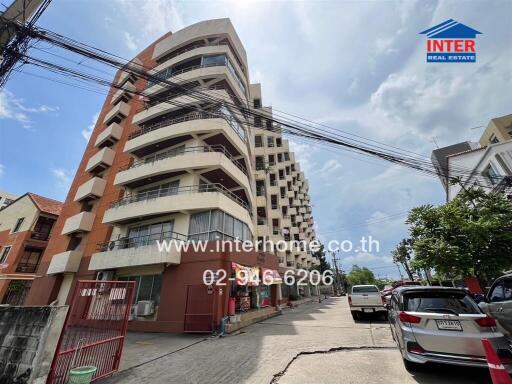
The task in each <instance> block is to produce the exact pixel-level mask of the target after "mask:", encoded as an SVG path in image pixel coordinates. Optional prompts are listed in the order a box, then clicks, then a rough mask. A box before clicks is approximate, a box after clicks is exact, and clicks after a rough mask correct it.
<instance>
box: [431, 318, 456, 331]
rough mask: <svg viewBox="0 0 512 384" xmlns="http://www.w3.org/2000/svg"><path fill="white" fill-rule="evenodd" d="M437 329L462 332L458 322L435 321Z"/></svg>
mask: <svg viewBox="0 0 512 384" xmlns="http://www.w3.org/2000/svg"><path fill="white" fill-rule="evenodd" d="M436 323H437V328H439V329H443V330H446V331H462V325H461V324H460V321H459V320H436Z"/></svg>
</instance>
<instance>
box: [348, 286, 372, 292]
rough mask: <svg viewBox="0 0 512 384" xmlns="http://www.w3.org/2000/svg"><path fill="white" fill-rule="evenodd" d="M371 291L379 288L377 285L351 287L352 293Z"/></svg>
mask: <svg viewBox="0 0 512 384" xmlns="http://www.w3.org/2000/svg"><path fill="white" fill-rule="evenodd" d="M371 292H379V289H378V288H377V287H372V286H368V287H353V288H352V293H371Z"/></svg>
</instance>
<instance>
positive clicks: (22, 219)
mask: <svg viewBox="0 0 512 384" xmlns="http://www.w3.org/2000/svg"><path fill="white" fill-rule="evenodd" d="M24 220H25V218H24V217H20V218H19V219H18V221H16V225H15V226H14V229H13V230H12V231H13V232H18V231H19V230H20V228H21V225H22V224H23V221H24Z"/></svg>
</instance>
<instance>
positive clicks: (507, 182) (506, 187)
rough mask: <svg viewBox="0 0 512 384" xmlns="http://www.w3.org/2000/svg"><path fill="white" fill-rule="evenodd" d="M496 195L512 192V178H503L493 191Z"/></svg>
mask: <svg viewBox="0 0 512 384" xmlns="http://www.w3.org/2000/svg"><path fill="white" fill-rule="evenodd" d="M492 191H493V192H496V193H504V192H507V191H509V192H512V176H505V177H503V178H502V179H501V180H500V182H499V183H498V184H496V185H495V186H494V188H493V189H492Z"/></svg>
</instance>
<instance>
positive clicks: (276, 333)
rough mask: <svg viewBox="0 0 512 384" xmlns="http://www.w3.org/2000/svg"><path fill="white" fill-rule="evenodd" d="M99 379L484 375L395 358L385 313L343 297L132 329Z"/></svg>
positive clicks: (284, 381)
mask: <svg viewBox="0 0 512 384" xmlns="http://www.w3.org/2000/svg"><path fill="white" fill-rule="evenodd" d="M126 351H127V353H126V354H125V357H124V360H123V362H122V363H121V367H122V369H123V368H124V370H123V371H121V372H119V373H118V374H116V375H115V376H113V377H111V378H109V379H106V380H103V381H102V383H103V382H105V383H133V384H142V383H198V384H199V383H200V384H204V383H247V384H253V383H254V384H255V383H258V384H260V383H265V384H269V383H279V384H290V383H294V384H302V383H311V382H316V383H486V382H490V381H489V378H488V374H487V372H486V371H485V370H467V369H465V368H454V367H448V368H447V367H443V366H428V367H426V368H425V369H422V370H421V371H419V372H418V373H415V374H414V375H412V374H410V373H408V372H407V371H406V370H405V369H404V368H403V365H402V359H401V357H400V354H399V353H398V352H397V350H396V348H395V343H394V341H393V340H392V337H391V334H390V331H389V325H388V324H387V322H386V321H382V320H380V321H379V320H374V319H367V320H361V321H358V322H354V321H353V320H352V317H351V316H350V311H349V310H348V304H347V300H346V298H331V299H328V300H324V301H323V302H322V303H308V304H304V305H302V306H300V307H298V308H295V309H291V310H285V312H284V314H283V315H282V316H278V317H274V318H272V319H269V320H266V321H263V322H261V323H258V324H254V325H252V326H250V327H247V328H245V329H243V331H242V332H241V333H240V334H238V335H230V336H227V337H223V338H213V337H206V338H205V337H204V336H197V335H179V336H178V335H155V334H133V335H130V337H129V338H128V342H127V346H126Z"/></svg>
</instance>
